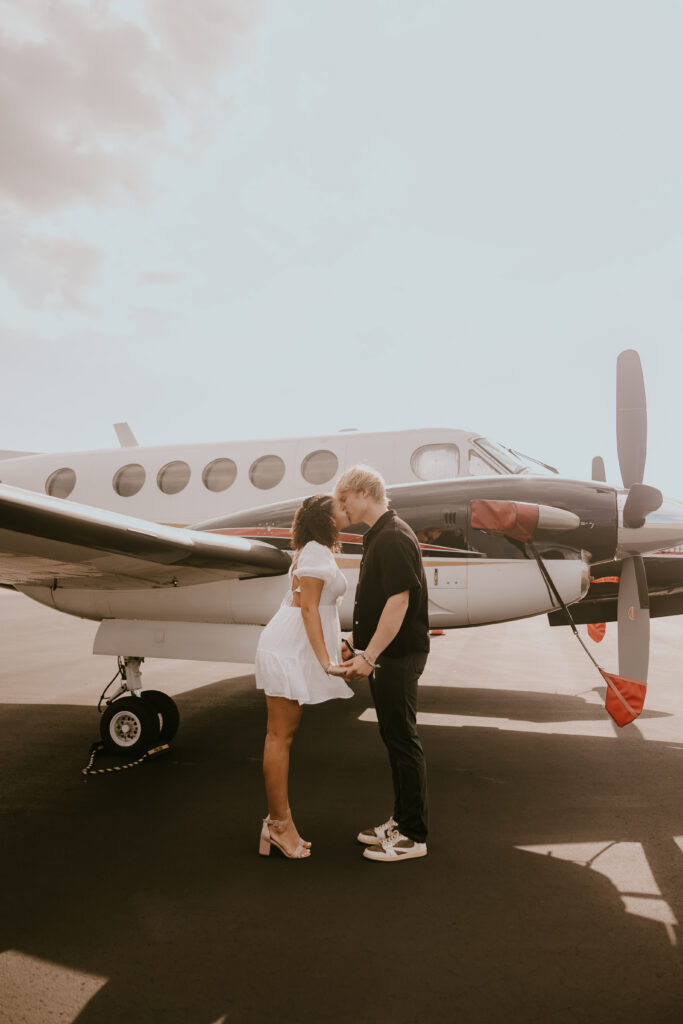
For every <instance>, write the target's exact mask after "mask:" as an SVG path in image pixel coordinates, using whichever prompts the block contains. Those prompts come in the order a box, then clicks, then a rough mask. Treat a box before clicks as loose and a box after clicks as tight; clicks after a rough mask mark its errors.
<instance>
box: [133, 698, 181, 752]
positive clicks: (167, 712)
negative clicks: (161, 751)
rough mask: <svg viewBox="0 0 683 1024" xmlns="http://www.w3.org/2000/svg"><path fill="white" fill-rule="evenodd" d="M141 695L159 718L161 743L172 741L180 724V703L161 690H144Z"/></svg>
mask: <svg viewBox="0 0 683 1024" xmlns="http://www.w3.org/2000/svg"><path fill="white" fill-rule="evenodd" d="M140 696H141V697H142V699H143V700H144V701H145V703H146V704H147V705H148V706H149V707H150V708H151V709H152V711H155V712H156V714H157V716H158V718H159V729H160V732H159V743H170V742H171V740H172V739H173V737H174V736H175V734H176V733H177V732H178V726H179V725H180V714H179V712H178V705H177V704H176V702H175V701H174V700H173V698H172V697H169V695H168V694H167V693H162V692H161V690H143V691H142V693H141V694H140Z"/></svg>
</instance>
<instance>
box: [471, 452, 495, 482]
mask: <svg viewBox="0 0 683 1024" xmlns="http://www.w3.org/2000/svg"><path fill="white" fill-rule="evenodd" d="M468 462H469V468H470V476H496V475H497V474H498V473H499V470H497V469H493V467H492V466H491V465H489V463H488V462H486V461H485V460H484V459H482V457H481V455H477V453H476V452H473V451H472V449H471V448H470V451H469V456H468Z"/></svg>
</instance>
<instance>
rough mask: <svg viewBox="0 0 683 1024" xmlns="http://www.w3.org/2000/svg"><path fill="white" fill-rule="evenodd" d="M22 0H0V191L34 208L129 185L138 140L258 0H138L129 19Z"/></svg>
mask: <svg viewBox="0 0 683 1024" xmlns="http://www.w3.org/2000/svg"><path fill="white" fill-rule="evenodd" d="M24 2H25V7H22V10H21V13H22V15H23V19H22V21H21V22H20V21H19V20H18V17H17V16H16V11H17V8H16V6H15V5H14V4H7V3H2V4H0V14H3V15H7V16H3V18H2V22H1V23H2V26H3V28H2V29H1V30H0V66H1V67H2V69H3V74H2V76H1V78H0V131H2V139H3V160H2V162H0V194H4V196H5V197H6V198H7V199H9V200H10V201H11V202H13V203H16V204H19V205H20V206H21V207H23V208H25V209H26V210H28V211H31V212H37V213H44V212H46V211H52V210H57V209H61V208H63V207H64V206H67V205H71V204H73V203H75V202H77V201H79V202H80V201H83V200H85V201H101V200H105V199H107V198H108V197H110V196H111V195H112V194H113V193H114V192H116V191H117V190H120V189H124V190H131V189H135V188H136V187H137V186H138V185H139V183H140V181H141V179H142V178H143V177H144V164H145V159H146V156H147V151H146V146H145V145H144V143H145V142H148V141H149V140H150V139H151V138H152V137H153V136H154V135H155V133H159V132H161V131H163V129H164V127H165V126H166V124H167V121H168V119H169V117H170V116H171V114H172V112H173V111H174V109H175V108H176V107H177V105H178V104H179V103H182V101H183V99H184V98H186V97H187V95H188V94H189V93H191V92H193V91H196V90H198V89H201V90H211V89H213V88H214V87H215V83H216V77H217V75H218V74H219V73H220V71H221V70H223V68H224V67H225V66H226V62H229V58H230V57H232V56H233V54H234V51H235V49H236V46H237V43H238V41H239V39H240V38H241V37H242V36H243V34H244V32H245V31H246V29H247V28H248V27H249V26H251V24H252V23H253V21H254V18H255V14H254V12H255V11H258V7H259V5H258V3H256V4H254V3H250V4H247V3H246V2H245V0H194V2H193V3H192V4H187V3H186V2H185V0H148V2H147V3H146V4H142V5H141V6H140V15H141V17H142V19H143V20H141V21H138V22H134V21H132V20H130V18H125V17H123V16H122V15H121V14H119V13H117V12H116V11H115V10H114V9H113V8H112V5H111V4H106V3H99V4H94V5H91V6H88V7H86V6H83V5H82V4H81V3H78V2H76V0H60V3H59V4H58V5H57V4H53V5H48V4H45V3H43V2H38V0H24ZM3 8H4V9H5V10H4V11H3ZM13 15H14V16H13ZM20 26H22V27H23V29H24V31H23V32H20V31H18V30H19V28H20ZM27 27H28V29H29V31H28V33H27V32H26V29H27ZM13 29H14V31H13Z"/></svg>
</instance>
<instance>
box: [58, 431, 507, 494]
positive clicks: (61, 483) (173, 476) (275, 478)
mask: <svg viewBox="0 0 683 1024" xmlns="http://www.w3.org/2000/svg"><path fill="white" fill-rule="evenodd" d="M473 457H475V458H477V459H479V456H476V455H475V453H474V452H470V472H471V473H472V472H474V473H476V472H477V470H476V469H475V468H474V467H473V464H472V458H473ZM479 461H480V462H482V461H483V460H481V459H479ZM410 466H411V469H412V471H413V473H414V474H415V476H416V477H417V478H418V479H419V480H438V479H446V478H448V477H454V476H457V475H458V473H459V469H460V450H459V448H458V447H457V445H454V444H428V445H423V446H422V447H420V448H417V449H416V450H415V451H414V452H413V454H412V456H411V459H410ZM484 466H485V464H484ZM285 469H286V466H285V462H284V460H283V459H281V458H280V456H279V455H262V456H261V457H260V458H258V459H255V460H254V462H252V464H251V466H250V467H249V480H250V482H251V483H252V484H253V486H254V487H257V488H258V489H259V490H262V491H267V490H270V489H271V488H272V487H276V486H277V485H278V484H279V483H280V481H281V480H282V478H283V477H284V475H285ZM338 469H339V459H338V458H337V456H336V455H335V454H334V452H331V451H325V450H319V451H315V452H311V453H310V455H307V456H306V457H305V458H304V459H303V461H302V463H301V475H302V477H303V478H304V480H305V481H306V482H307V483H309V484H313V485H314V486H320V485H321V484H326V483H328V482H329V481H330V480H332V479H333V477H334V476H335V474H336V473H337V471H338ZM485 470H486V471H487V472H489V473H490V472H491V468H490V467H488V466H485ZM479 472H481V469H479ZM191 475H192V470H191V469H190V466H189V465H188V463H187V462H184V461H182V460H180V459H177V460H174V461H173V462H167V463H166V465H165V466H162V467H161V469H160V470H159V472H158V473H157V478H156V482H157V487H158V488H159V490H160V491H162V492H163V493H164V494H178V493H179V492H180V491H182V490H184V489H185V487H187V485H188V483H189V482H190V476H191ZM236 478H237V465H236V463H235V462H234V461H233V460H232V459H228V458H220V459H213V460H212V461H211V462H209V463H208V464H207V465H206V466H205V467H204V469H203V470H202V483H203V484H204V487H206V489H207V490H209V491H214V492H215V493H220V492H221V491H226V490H227V489H228V487H230V486H231V485H232V484H233V483H234V482H235V480H236ZM146 479H147V473H146V470H145V467H144V466H141V465H140V463H138V462H131V463H128V464H127V465H125V466H122V467H121V468H120V469H119V470H117V471H116V473H114V476H113V478H112V486H113V488H114V490H115V491H116V493H117V494H119V495H120V496H121V497H122V498H130V497H132V496H133V495H134V494H137V493H138V491H139V490H141V488H142V486H143V485H144V483H145V480H146ZM75 486H76V471H75V470H74V469H71V468H70V467H68V466H62V467H61V468H60V469H56V470H55V471H54V472H53V473H51V474H50V476H49V477H48V478H47V480H46V481H45V491H46V493H47V494H50V495H52V496H53V497H55V498H67V497H68V496H69V495H70V494H71V492H72V491H73V489H74V487H75Z"/></svg>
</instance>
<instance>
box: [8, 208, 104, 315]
mask: <svg viewBox="0 0 683 1024" xmlns="http://www.w3.org/2000/svg"><path fill="white" fill-rule="evenodd" d="M0 240H1V241H2V244H1V245H0V274H1V275H2V276H3V277H4V278H5V280H6V281H7V284H8V285H9V286H10V288H12V290H13V291H14V292H15V293H16V295H17V296H18V297H19V299H20V300H21V302H22V303H23V305H24V306H26V307H28V308H29V309H74V310H79V311H81V312H83V311H85V310H88V309H90V306H89V304H88V302H87V300H86V297H85V293H86V291H87V289H88V287H89V286H90V284H92V282H93V281H94V279H95V277H96V274H97V271H98V269H99V267H100V265H101V263H102V254H101V253H100V252H99V250H98V249H96V248H94V247H93V246H91V245H88V244H87V243H85V242H82V241H80V240H79V239H75V238H60V237H55V236H49V235H29V234H27V233H26V232H25V231H24V230H23V229H22V227H21V225H20V224H19V222H18V218H16V217H15V218H5V220H4V223H3V224H2V226H1V228H0Z"/></svg>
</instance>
